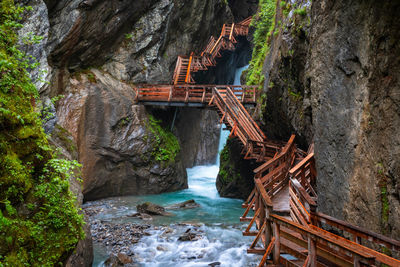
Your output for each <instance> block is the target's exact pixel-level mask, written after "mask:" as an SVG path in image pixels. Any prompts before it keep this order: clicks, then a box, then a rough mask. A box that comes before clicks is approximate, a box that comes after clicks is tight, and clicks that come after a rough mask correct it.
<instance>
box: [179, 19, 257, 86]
mask: <svg viewBox="0 0 400 267" xmlns="http://www.w3.org/2000/svg"><path fill="white" fill-rule="evenodd" d="M250 22H251V17H249V18H247V19H245V20H244V21H242V22H240V23H237V24H235V23H232V24H224V25H223V26H222V30H221V34H220V36H219V38H218V39H215V38H214V37H213V36H211V37H210V39H209V40H208V43H207V45H206V47H205V48H204V50H203V51H202V52H201V54H200V55H199V56H195V54H194V53H193V52H192V53H191V54H190V56H189V57H186V56H178V59H177V61H176V65H175V71H174V76H173V79H172V83H173V84H175V85H177V84H192V83H194V80H193V77H192V73H195V72H197V71H200V70H207V69H208V67H212V66H215V65H216V58H217V57H221V52H222V51H223V50H230V51H232V50H234V49H235V44H236V43H237V41H236V38H235V37H236V36H239V35H243V36H244V35H247V34H248V28H249V25H250Z"/></svg>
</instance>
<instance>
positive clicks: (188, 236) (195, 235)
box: [178, 228, 202, 241]
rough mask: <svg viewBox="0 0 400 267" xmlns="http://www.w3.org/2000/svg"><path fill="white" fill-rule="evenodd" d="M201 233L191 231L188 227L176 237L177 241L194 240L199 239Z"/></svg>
mask: <svg viewBox="0 0 400 267" xmlns="http://www.w3.org/2000/svg"><path fill="white" fill-rule="evenodd" d="M201 238H202V236H201V234H199V233H197V232H192V229H191V228H189V229H187V230H186V232H185V233H184V234H183V235H181V236H180V237H179V238H178V241H196V240H199V239H201Z"/></svg>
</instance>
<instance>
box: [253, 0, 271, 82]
mask: <svg viewBox="0 0 400 267" xmlns="http://www.w3.org/2000/svg"><path fill="white" fill-rule="evenodd" d="M259 6H260V7H259V13H258V14H257V16H256V18H255V19H254V20H253V21H252V25H253V26H254V27H255V32H254V39H253V43H254V48H253V54H252V58H251V61H250V64H249V68H248V71H247V81H246V82H247V84H248V85H260V87H262V85H263V83H264V74H263V73H262V68H263V65H264V60H265V57H266V55H267V54H268V52H269V39H270V36H271V35H272V34H273V33H274V28H275V24H274V17H275V7H276V2H275V0H260V3H259Z"/></svg>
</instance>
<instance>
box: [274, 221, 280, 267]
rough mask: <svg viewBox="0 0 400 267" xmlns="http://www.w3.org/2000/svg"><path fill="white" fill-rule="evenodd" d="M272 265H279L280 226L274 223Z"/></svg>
mask: <svg viewBox="0 0 400 267" xmlns="http://www.w3.org/2000/svg"><path fill="white" fill-rule="evenodd" d="M274 237H275V246H274V264H279V257H280V255H281V243H280V226H279V224H277V223H276V222H275V223H274Z"/></svg>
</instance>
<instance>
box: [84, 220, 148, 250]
mask: <svg viewBox="0 0 400 267" xmlns="http://www.w3.org/2000/svg"><path fill="white" fill-rule="evenodd" d="M90 224H91V233H92V237H93V241H94V242H97V243H100V244H102V245H103V246H105V247H106V249H107V250H108V251H109V252H111V253H114V254H116V255H118V253H124V254H126V255H127V256H129V257H131V256H133V255H134V253H133V251H131V249H130V247H131V246H132V244H135V243H137V242H139V240H140V238H142V237H143V236H144V235H146V234H148V233H147V232H146V231H147V230H148V229H149V228H150V227H151V226H150V225H147V224H133V223H111V222H103V221H99V220H91V221H90Z"/></svg>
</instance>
